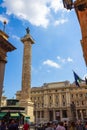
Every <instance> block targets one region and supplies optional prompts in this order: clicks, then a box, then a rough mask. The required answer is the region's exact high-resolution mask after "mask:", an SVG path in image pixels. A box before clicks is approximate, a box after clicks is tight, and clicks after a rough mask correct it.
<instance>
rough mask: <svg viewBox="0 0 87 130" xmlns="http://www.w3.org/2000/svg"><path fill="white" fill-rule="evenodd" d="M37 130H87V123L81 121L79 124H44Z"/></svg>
mask: <svg viewBox="0 0 87 130" xmlns="http://www.w3.org/2000/svg"><path fill="white" fill-rule="evenodd" d="M37 130H87V122H85V124H83V123H82V122H81V121H80V120H79V121H77V122H66V121H65V122H62V121H61V122H59V123H58V124H55V123H50V122H48V123H47V124H46V125H45V124H43V125H42V126H41V127H39V128H37Z"/></svg>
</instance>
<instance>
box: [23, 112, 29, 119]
mask: <svg viewBox="0 0 87 130" xmlns="http://www.w3.org/2000/svg"><path fill="white" fill-rule="evenodd" d="M21 114H22V115H23V116H24V117H25V118H26V119H30V117H29V116H28V115H26V114H25V113H21Z"/></svg>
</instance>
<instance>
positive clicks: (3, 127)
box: [0, 120, 30, 130]
mask: <svg viewBox="0 0 87 130" xmlns="http://www.w3.org/2000/svg"><path fill="white" fill-rule="evenodd" d="M0 130H20V128H19V123H18V122H17V120H11V121H10V122H9V123H6V122H5V121H4V120H2V121H1V124H0ZM22 130H30V125H29V124H28V122H27V121H25V123H24V124H23V126H22Z"/></svg>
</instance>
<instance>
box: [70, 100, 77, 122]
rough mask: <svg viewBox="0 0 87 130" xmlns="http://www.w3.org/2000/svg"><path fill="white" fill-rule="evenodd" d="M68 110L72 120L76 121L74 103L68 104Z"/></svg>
mask: <svg viewBox="0 0 87 130" xmlns="http://www.w3.org/2000/svg"><path fill="white" fill-rule="evenodd" d="M70 108H71V113H72V120H73V121H76V105H75V104H74V102H72V103H71V104H70Z"/></svg>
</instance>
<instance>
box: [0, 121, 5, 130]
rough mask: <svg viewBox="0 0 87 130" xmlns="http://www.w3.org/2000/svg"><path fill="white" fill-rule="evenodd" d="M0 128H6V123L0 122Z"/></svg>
mask: <svg viewBox="0 0 87 130" xmlns="http://www.w3.org/2000/svg"><path fill="white" fill-rule="evenodd" d="M0 130H6V124H5V122H4V121H2V122H1V125H0Z"/></svg>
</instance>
